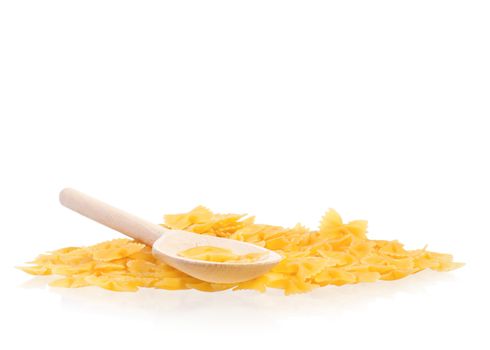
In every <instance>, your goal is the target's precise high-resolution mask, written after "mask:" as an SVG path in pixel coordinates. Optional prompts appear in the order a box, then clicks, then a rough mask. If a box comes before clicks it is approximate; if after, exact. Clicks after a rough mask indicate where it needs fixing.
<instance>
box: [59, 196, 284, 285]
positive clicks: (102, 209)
mask: <svg viewBox="0 0 490 350" xmlns="http://www.w3.org/2000/svg"><path fill="white" fill-rule="evenodd" d="M60 202H61V204H63V205H64V206H65V207H67V208H70V209H72V210H74V211H76V212H77V213H79V214H81V215H83V216H86V217H88V218H90V219H92V220H94V221H97V222H98V223H100V224H102V225H105V226H107V227H110V228H112V229H114V230H116V231H119V232H121V233H123V234H125V235H126V236H129V237H131V238H134V239H136V240H138V241H140V242H143V243H145V244H147V245H149V246H152V252H153V255H154V256H155V257H156V258H158V259H160V260H162V261H164V262H165V263H167V264H168V265H170V266H172V267H174V268H176V269H177V270H180V271H182V272H185V273H186V274H188V275H190V276H192V277H195V278H198V279H200V280H203V281H207V282H213V283H237V282H243V281H247V280H250V279H253V278H255V277H258V276H260V275H263V274H264V273H266V272H267V271H269V270H270V269H271V268H272V267H273V266H274V265H276V264H277V263H279V262H280V261H281V259H282V257H281V256H280V255H279V254H277V253H275V252H273V251H271V250H269V249H265V248H262V247H259V246H256V245H254V244H251V243H245V242H241V241H237V240H233V239H227V238H219V237H214V236H208V235H201V234H197V233H192V232H188V231H180V230H169V229H166V228H164V227H162V226H159V225H156V224H153V223H151V222H147V221H145V220H143V219H141V218H138V217H136V216H134V215H131V214H129V213H126V212H124V211H122V210H120V209H117V208H114V207H112V206H110V205H108V204H106V203H104V202H101V201H99V200H97V199H95V198H92V197H90V196H87V195H86V194H83V193H81V192H79V191H77V190H74V189H71V188H65V189H64V190H62V191H61V192H60ZM197 246H213V247H220V248H226V249H230V250H231V251H232V252H233V253H235V254H239V255H244V254H248V253H265V254H264V255H263V256H262V257H261V258H259V259H258V260H256V261H252V262H210V261H202V260H193V259H189V258H184V257H182V256H179V255H178V254H179V252H181V251H183V250H186V249H189V248H193V247H197Z"/></svg>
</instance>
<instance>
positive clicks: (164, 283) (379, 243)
mask: <svg viewBox="0 0 490 350" xmlns="http://www.w3.org/2000/svg"><path fill="white" fill-rule="evenodd" d="M162 226H164V227H167V228H170V229H179V230H187V231H190V232H195V233H199V234H205V235H212V236H217V237H226V238H231V239H236V240H240V241H244V242H249V243H253V244H256V245H258V246H261V247H266V248H268V249H271V250H274V251H276V252H277V253H279V254H281V255H282V256H283V258H284V259H283V260H282V261H281V262H280V263H279V264H278V265H277V266H275V267H274V268H273V269H272V270H271V271H269V272H268V273H266V274H265V275H263V276H260V277H258V278H256V279H254V280H251V281H246V282H242V283H237V284H217V283H207V282H203V281H200V280H198V279H195V278H193V277H190V276H188V275H186V274H184V273H183V272H180V271H178V270H176V269H174V268H172V267H171V266H169V265H167V264H165V263H164V262H162V261H159V260H157V259H155V258H154V257H153V255H152V254H151V248H150V247H148V246H146V245H144V244H142V243H138V242H135V241H133V240H129V239H115V240H112V241H108V242H102V243H99V244H95V245H93V246H89V247H80V248H79V247H68V248H62V249H58V250H55V251H53V252H51V253H49V254H43V255H40V256H38V257H37V258H36V259H35V260H34V261H33V262H32V263H30V264H29V265H28V266H24V267H20V269H21V270H23V271H25V272H27V273H29V274H32V275H50V274H56V275H62V276H63V278H61V279H58V280H55V281H53V282H51V283H50V285H51V286H54V287H65V288H79V287H85V286H98V287H101V288H104V289H107V290H111V291H126V292H127V291H137V290H138V288H140V287H144V288H158V289H165V290H182V289H195V290H199V291H204V292H216V291H223V290H227V289H233V290H244V289H251V290H256V291H259V292H264V291H266V289H267V288H279V289H283V290H284V293H285V294H286V295H289V294H295V293H304V292H309V291H311V290H313V289H314V288H318V287H324V286H328V285H335V286H341V285H345V284H353V283H361V282H375V281H378V280H396V279H400V278H403V277H406V276H408V275H411V274H414V273H417V272H419V271H421V270H424V269H432V270H436V271H449V270H453V269H456V268H458V267H461V266H463V264H462V263H456V262H453V259H452V256H451V255H449V254H441V253H435V252H430V251H427V250H426V248H425V247H424V248H422V249H416V250H406V249H405V248H404V247H403V244H401V243H400V242H398V241H385V240H369V239H368V238H367V237H366V231H367V222H366V221H361V220H356V221H350V222H347V223H346V222H344V221H343V220H342V218H341V217H340V215H339V214H338V213H337V212H336V211H334V210H329V211H328V212H327V213H326V214H325V216H324V217H323V219H322V221H321V223H320V228H319V230H308V229H307V228H305V227H304V226H302V225H296V226H294V227H292V228H283V227H280V226H272V225H264V224H256V223H255V222H254V218H253V217H248V218H245V216H244V215H236V214H214V213H213V212H211V211H210V210H208V209H207V208H205V207H202V206H199V207H196V208H195V209H193V210H191V211H190V212H188V213H185V214H175V215H166V216H165V222H164V224H162ZM180 254H181V255H182V256H185V257H189V258H192V259H198V260H207V261H214V262H230V261H233V262H245V261H253V260H255V259H259V258H260V254H258V255H257V254H252V255H243V256H240V255H236V254H234V253H233V252H231V251H229V250H227V249H223V248H217V247H209V246H207V247H195V248H191V249H188V250H186V251H183V252H180Z"/></svg>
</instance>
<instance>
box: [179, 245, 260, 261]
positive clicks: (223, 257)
mask: <svg viewBox="0 0 490 350" xmlns="http://www.w3.org/2000/svg"><path fill="white" fill-rule="evenodd" d="M179 255H180V256H182V257H184V258H189V259H193V260H203V261H211V262H241V263H247V262H254V261H257V260H258V259H260V258H261V257H262V256H264V255H265V253H248V254H244V255H237V254H234V253H233V252H232V251H231V250H230V249H225V248H220V247H212V246H199V247H194V248H189V249H186V250H184V251H181V252H180V253H179Z"/></svg>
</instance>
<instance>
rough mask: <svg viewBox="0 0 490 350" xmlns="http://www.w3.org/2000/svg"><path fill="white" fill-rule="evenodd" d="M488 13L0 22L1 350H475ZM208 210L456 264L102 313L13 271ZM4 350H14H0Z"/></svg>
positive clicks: (379, 6)
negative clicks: (113, 208)
mask: <svg viewBox="0 0 490 350" xmlns="http://www.w3.org/2000/svg"><path fill="white" fill-rule="evenodd" d="M489 18H490V7H489V3H488V1H471V0H470V1H448V0H445V1H434V0H421V1H419V0H413V1H394V0H387V1H348V0H346V1H331V2H329V1H286V0H281V1H268V0H258V1H254V0H249V1H241V2H238V1H231V0H226V1H212V0H210V1H186V0H180V1H122V0H118V1H104V0H94V1H91V0H85V1H66V0H64V1H49V0H47V1H14V0H12V1H9V0H1V1H0V118H1V127H0V152H1V173H0V177H1V182H0V203H1V208H0V209H1V211H0V213H1V216H0V222H1V224H2V225H1V227H2V237H3V249H2V254H1V255H0V256H1V276H2V289H1V291H0V293H1V309H0V310H1V311H0V315H1V316H0V317H1V322H2V325H1V327H2V336H1V337H0V344H1V345H2V346H1V347H2V348H3V349H7V348H9V349H21V348H22V349H28V348H36V349H45V348H46V349H47V348H48V346H49V348H50V349H67V348H69V349H92V348H93V349H96V348H100V347H101V346H102V345H103V346H106V347H107V348H110V349H143V348H150V347H151V348H153V347H155V348H160V349H183V348H196V347H199V348H204V349H208V348H209V349H220V348H227V349H231V348H233V349H241V348H262V347H265V346H272V347H274V348H277V349H286V348H287V349H289V348H299V349H307V348H314V349H323V348H325V349H343V348H354V347H358V348H363V349H365V348H368V349H370V348H376V349H392V348H397V349H413V348H426V349H428V348H438V349H442V348H445V349H453V348H454V349H460V348H463V347H464V348H472V349H484V348H486V349H488V346H489V345H490V344H489V341H488V337H487V336H488V334H485V333H488V322H487V317H488V313H489V311H490V310H489V302H488V295H489V292H490V290H489V288H488V278H489V274H488V266H489V264H488V261H489V257H488V251H489V243H490V239H489V234H490V232H489V221H488V218H489V216H488V215H489V209H490V199H489V198H490V185H489V179H490V170H489V149H490V139H489V132H490V128H489V126H488V123H487V122H488V118H489V117H490V104H489V97H490V83H489V82H490V68H489V67H490V64H489V62H490V49H489V47H490V21H489ZM64 186H72V187H75V188H78V189H80V190H83V191H86V192H88V193H90V194H92V195H94V196H97V197H100V198H103V199H105V200H107V201H109V202H111V203H113V204H115V205H117V206H120V207H122V208H124V209H126V210H129V211H132V212H134V213H137V214H139V215H141V216H143V217H145V218H147V219H150V220H152V221H155V222H161V220H162V215H163V214H164V213H175V212H182V211H187V210H189V209H191V208H192V207H194V206H195V205H198V204H204V205H207V206H208V207H210V208H211V209H213V210H215V211H221V212H238V213H249V214H255V215H257V221H258V222H262V223H270V224H279V225H284V226H290V225H294V224H295V223H296V222H302V223H305V224H307V225H308V226H309V227H311V228H315V227H316V225H317V224H318V221H319V218H320V217H321V215H322V214H323V213H324V211H325V210H327V209H328V208H329V207H333V208H336V209H337V210H338V211H339V212H340V213H341V214H342V215H343V216H344V217H345V218H346V219H368V220H369V222H370V227H369V235H370V237H373V238H381V239H399V240H400V241H402V242H404V243H406V244H407V246H408V247H409V248H419V247H422V246H423V245H425V244H426V243H427V244H429V249H432V250H435V251H440V252H448V253H453V254H454V255H455V258H456V260H457V261H463V262H466V263H467V265H466V266H465V267H464V268H462V269H460V270H456V271H454V272H451V273H447V274H442V273H436V272H431V271H427V272H423V273H420V274H418V275H416V276H412V277H409V278H406V279H404V280H400V281H395V282H380V283H375V284H366V285H355V286H346V287H342V288H338V287H328V288H321V289H319V290H315V291H314V292H312V293H310V294H305V295H297V296H291V297H283V296H282V295H281V294H280V293H278V292H276V291H271V292H268V293H266V294H263V295H262V294H257V293H253V292H223V293H216V294H206V293H198V292H194V291H182V292H170V291H153V290H144V291H142V292H139V293H135V294H131V293H119V294H118V293H110V292H107V291H104V290H100V289H95V288H82V289H78V290H64V289H54V288H49V287H46V283H47V280H48V279H47V278H46V279H45V278H40V279H31V277H30V276H28V275H26V274H23V273H22V272H20V271H17V270H15V269H14V268H13V267H14V266H15V265H18V264H20V263H22V262H24V261H29V260H31V259H32V258H33V257H35V256H36V255H37V254H39V253H41V252H43V251H47V250H52V249H56V248H60V247H63V246H72V245H85V244H93V243H96V242H98V241H101V240H106V239H111V238H116V237H119V235H118V234H117V233H116V232H112V231H110V230H109V229H106V228H104V227H102V226H98V225H96V224H94V223H92V222H89V221H88V220H86V219H84V218H82V217H80V216H77V215H76V214H74V213H72V212H70V211H68V210H66V209H64V208H62V207H61V206H60V205H59V204H58V202H57V194H58V191H59V190H60V189H61V188H63V187H64ZM6 346H8V347H6Z"/></svg>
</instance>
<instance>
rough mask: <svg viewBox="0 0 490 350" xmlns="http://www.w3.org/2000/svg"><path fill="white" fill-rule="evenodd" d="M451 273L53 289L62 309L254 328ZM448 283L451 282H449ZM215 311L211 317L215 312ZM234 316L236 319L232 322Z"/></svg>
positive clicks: (355, 305)
mask: <svg viewBox="0 0 490 350" xmlns="http://www.w3.org/2000/svg"><path fill="white" fill-rule="evenodd" d="M454 278H455V275H454V274H452V273H437V272H434V271H423V272H421V273H419V274H416V275H413V276H409V277H407V278H404V279H401V280H397V281H388V282H386V281H380V282H376V283H364V284H358V285H346V286H342V287H336V286H329V287H324V288H318V289H316V290H314V291H313V292H311V293H307V294H298V295H292V296H288V297H285V296H283V294H282V291H280V290H273V289H271V290H268V291H267V292H266V293H264V294H260V293H257V292H254V291H237V292H232V291H223V292H216V293H204V292H198V291H194V290H184V291H165V290H155V289H144V288H143V289H141V290H140V291H139V292H137V293H116V292H109V291H106V290H103V289H100V288H96V287H86V288H79V289H64V288H49V291H50V293H55V294H57V295H59V296H60V303H61V306H62V308H63V309H66V310H68V311H74V312H83V313H95V314H97V315H101V316H102V315H104V316H109V317H111V316H115V317H124V316H126V317H128V316H129V315H130V316H131V318H132V319H134V318H139V319H145V320H151V321H152V322H157V323H159V322H160V321H161V322H164V321H168V320H169V318H171V319H172V321H173V322H175V323H177V324H178V323H182V325H185V323H187V322H193V321H197V320H201V322H202V320H206V326H210V323H211V324H213V323H215V324H219V325H220V327H224V329H232V328H233V327H235V326H236V325H237V324H238V325H240V324H249V323H250V321H253V325H254V327H255V328H259V329H260V328H261V327H262V326H264V327H266V326H271V325H274V324H275V323H277V322H282V321H284V320H285V319H287V318H288V317H294V316H295V315H297V314H298V313H300V314H307V315H309V316H310V317H311V316H322V317H325V318H327V319H328V318H329V317H335V318H338V317H342V315H345V314H348V313H349V312H351V311H353V310H355V311H356V312H359V311H362V310H363V309H367V308H369V307H370V306H372V305H373V304H375V303H376V302H377V301H379V300H381V299H382V300H387V299H388V300H389V299H393V298H395V297H396V296H397V295H401V294H413V295H416V296H417V297H418V298H420V297H424V294H427V289H428V288H429V287H430V286H435V285H437V284H440V283H446V284H447V283H448V282H451V281H452V280H454ZM46 283H47V279H46V278H45V277H35V278H32V279H31V280H29V281H28V282H25V283H24V284H22V285H21V287H23V288H46ZM446 287H447V286H446ZM210 316H212V317H210ZM230 319H232V320H233V322H232V323H229V322H227V321H229V320H230Z"/></svg>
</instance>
